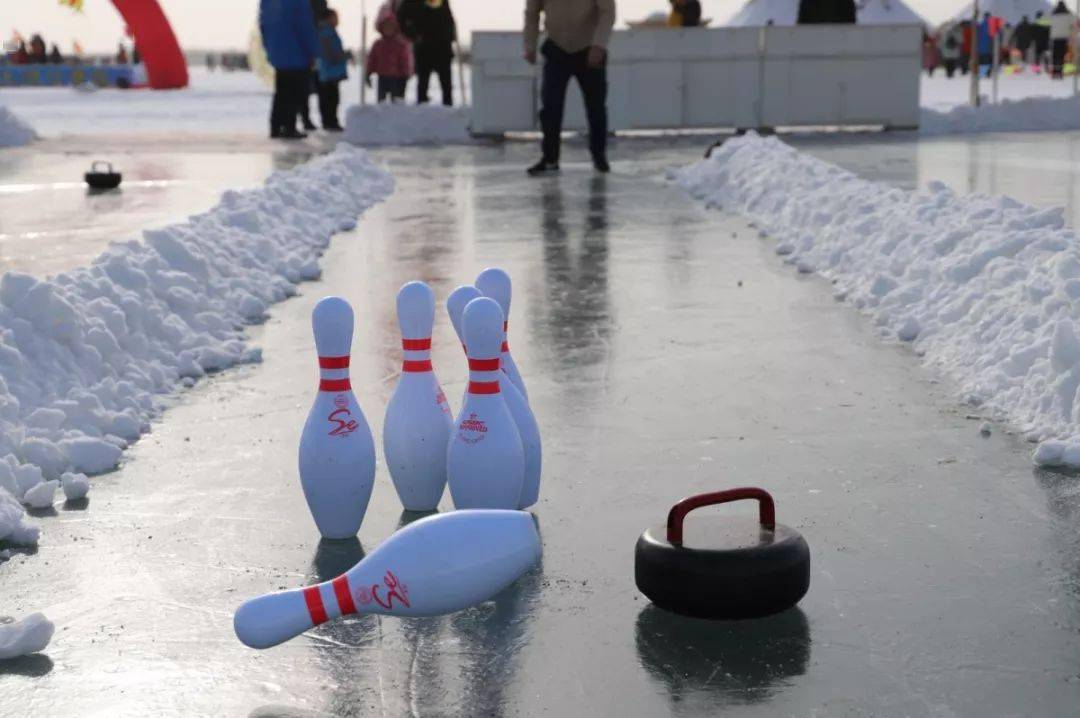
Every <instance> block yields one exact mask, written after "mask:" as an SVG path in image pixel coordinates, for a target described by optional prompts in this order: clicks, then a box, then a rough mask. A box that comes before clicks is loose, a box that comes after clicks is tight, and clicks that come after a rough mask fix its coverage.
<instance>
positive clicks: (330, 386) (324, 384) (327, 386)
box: [319, 379, 352, 391]
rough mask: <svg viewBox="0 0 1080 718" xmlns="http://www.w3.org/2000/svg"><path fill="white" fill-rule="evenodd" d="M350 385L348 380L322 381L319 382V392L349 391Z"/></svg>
mask: <svg viewBox="0 0 1080 718" xmlns="http://www.w3.org/2000/svg"><path fill="white" fill-rule="evenodd" d="M351 389H352V383H351V382H350V381H349V380H348V379H323V380H322V381H320V382H319V391H349V390H351Z"/></svg>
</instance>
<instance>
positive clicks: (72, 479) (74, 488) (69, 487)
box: [60, 471, 90, 501]
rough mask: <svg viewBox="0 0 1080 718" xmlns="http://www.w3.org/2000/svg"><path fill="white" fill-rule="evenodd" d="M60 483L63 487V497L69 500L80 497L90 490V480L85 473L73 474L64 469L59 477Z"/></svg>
mask: <svg viewBox="0 0 1080 718" xmlns="http://www.w3.org/2000/svg"><path fill="white" fill-rule="evenodd" d="M60 483H61V485H62V486H63V488H64V498H66V499H68V500H69V501H73V500H75V499H81V498H83V497H85V496H86V495H87V494H88V493H89V492H90V482H89V481H88V480H87V478H86V474H75V473H72V472H70V471H65V472H64V474H63V475H62V476H61V477H60Z"/></svg>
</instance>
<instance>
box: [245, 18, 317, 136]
mask: <svg viewBox="0 0 1080 718" xmlns="http://www.w3.org/2000/svg"><path fill="white" fill-rule="evenodd" d="M259 32H261V33H262V40H263V46H264V47H265V48H266V56H267V58H269V60H270V64H271V65H273V66H274V102H273V105H272V106H271V108H270V136H271V137H278V138H281V139H286V140H298V139H303V138H305V137H307V135H305V134H304V133H303V132H299V131H298V130H297V129H296V118H297V116H298V115H299V113H300V104H301V103H302V102H307V88H308V85H309V82H310V80H311V66H312V63H313V62H314V61H315V58H316V57H317V55H318V41H317V38H316V34H315V16H314V14H313V13H312V12H311V5H310V4H309V2H308V0H259Z"/></svg>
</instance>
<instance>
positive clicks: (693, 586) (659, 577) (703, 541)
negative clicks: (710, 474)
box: [634, 488, 810, 619]
mask: <svg viewBox="0 0 1080 718" xmlns="http://www.w3.org/2000/svg"><path fill="white" fill-rule="evenodd" d="M741 499H757V502H758V514H759V516H758V520H757V521H754V522H750V521H749V520H748V519H739V518H734V519H732V518H727V519H723V520H721V519H710V520H704V519H702V520H698V521H694V522H691V524H690V531H689V532H687V535H684V531H683V520H684V519H685V518H686V515H687V514H688V513H690V512H691V511H693V510H694V509H697V508H701V507H702V506H712V505H714V504H723V503H727V502H729V501H739V500H741ZM634 580H635V582H636V583H637V587H638V590H640V591H641V592H642V593H644V594H645V595H646V596H647V597H648V598H649V600H650V601H652V602H653V603H655V604H656V605H657V606H659V607H660V608H664V609H667V610H669V611H673V612H675V613H680V614H683V615H686V616H696V617H698V618H723V619H735V618H758V617H761V616H767V615H769V614H772V613H779V612H780V611H783V610H785V609H788V608H791V607H792V606H794V605H795V604H796V603H798V602H799V599H801V598H802V597H803V596H805V595H806V590H807V589H808V588H809V587H810V547H809V546H807V545H806V541H805V540H803V537H802V536H800V535H799V532H798V531H795V530H794V529H792V528H789V527H787V526H784V525H783V524H778V523H776V509H775V506H774V504H773V500H772V497H771V496H769V494H768V493H767V492H766V491H765V490H764V489H757V488H741V489H729V490H727V491H716V492H714V493H709V494H699V495H698V496H690V497H689V498H685V499H683V500H682V501H680V502H679V503H677V504H675V505H674V506H673V507H671V511H669V512H668V517H667V525H666V526H658V527H655V528H651V529H649V530H648V531H646V532H645V533H643V534H642V535H641V538H639V539H638V542H637V547H636V548H635V549H634Z"/></svg>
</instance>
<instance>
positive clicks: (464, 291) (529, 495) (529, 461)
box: [446, 285, 543, 509]
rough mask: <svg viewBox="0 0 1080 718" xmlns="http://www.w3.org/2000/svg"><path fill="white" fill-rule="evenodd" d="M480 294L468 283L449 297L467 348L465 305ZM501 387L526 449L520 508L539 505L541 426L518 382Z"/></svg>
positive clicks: (449, 309)
mask: <svg viewBox="0 0 1080 718" xmlns="http://www.w3.org/2000/svg"><path fill="white" fill-rule="evenodd" d="M479 296H481V294H480V290H479V289H477V288H476V287H473V286H469V285H465V286H461V287H458V288H457V289H455V290H454V291H453V292H451V293H450V296H449V297H447V298H446V312H447V313H448V314H449V315H450V323H451V324H453V325H454V331H455V332H457V335H458V339H459V340H461V345H462V348H463V349H464V348H465V339H464V334H463V331H462V327H461V315H462V314H463V313H464V311H465V305H467V304H468V303H469V302H471V301H472V300H473V299H476V298H477V297H479ZM466 353H468V352H467V351H466ZM499 388H500V389H501V390H502V395H503V400H504V401H505V402H506V408H507V409H509V410H510V415H511V416H512V417H514V424H516V425H517V429H518V435H519V436H520V437H521V448H522V450H523V451H524V452H525V477H524V480H523V481H522V484H521V497H520V499H519V500H518V508H519V509H525V508H528V507H530V506H532V505H533V504H535V503H536V502H537V500H538V499H539V498H540V471H541V464H542V456H543V449H542V446H541V443H540V427H539V426H538V425H537V423H536V416H535V415H534V414H533V411H532V408H531V407H530V406H529V402H527V401H525V397H523V396H522V395H521V392H520V391H518V388H517V387H516V386H514V382H512V381H502V382H500V383H499Z"/></svg>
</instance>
